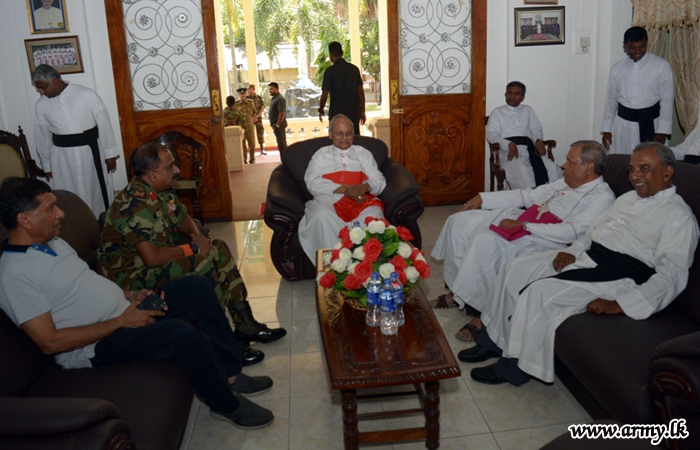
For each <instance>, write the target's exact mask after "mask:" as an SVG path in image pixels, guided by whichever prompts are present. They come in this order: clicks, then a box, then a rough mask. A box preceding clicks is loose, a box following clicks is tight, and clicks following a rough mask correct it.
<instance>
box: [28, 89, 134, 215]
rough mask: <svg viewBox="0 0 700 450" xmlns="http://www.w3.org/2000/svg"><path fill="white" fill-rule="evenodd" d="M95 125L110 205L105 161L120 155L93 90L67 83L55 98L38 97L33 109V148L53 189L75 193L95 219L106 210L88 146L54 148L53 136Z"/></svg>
mask: <svg viewBox="0 0 700 450" xmlns="http://www.w3.org/2000/svg"><path fill="white" fill-rule="evenodd" d="M95 126H97V128H98V132H99V139H98V144H99V148H100V154H101V158H100V163H101V164H102V173H103V174H104V177H105V184H106V187H107V196H108V200H109V203H110V204H111V202H112V200H114V185H113V183H112V176H111V174H110V173H109V172H108V170H107V165H106V164H105V159H110V158H114V157H117V156H119V154H120V151H119V148H117V141H116V139H115V138H114V131H113V130H112V125H111V123H110V120H109V114H108V113H107V108H106V107H105V105H104V103H103V102H102V99H100V97H99V96H98V95H97V93H95V91H93V90H92V89H89V88H86V87H84V86H80V85H78V84H73V83H71V84H68V85H67V86H66V88H65V89H64V90H63V91H62V92H61V93H60V94H59V95H57V96H56V97H53V98H48V97H46V96H43V95H42V96H41V98H40V99H39V100H38V101H37V102H36V106H35V108H34V132H35V135H36V149H37V152H38V154H39V160H40V161H41V167H42V169H43V170H44V171H45V172H51V173H52V176H53V178H52V179H51V180H50V181H49V184H50V185H51V188H52V189H64V190H67V191H71V192H73V193H75V194H77V195H78V196H79V197H80V198H81V199H83V201H85V203H87V204H88V206H89V207H90V209H91V210H92V212H93V213H95V216H96V217H99V215H100V213H102V211H104V210H105V205H104V200H103V199H102V190H101V189H100V183H99V179H98V177H97V172H96V170H95V165H94V162H93V158H92V151H91V149H90V147H89V146H87V145H84V146H79V147H56V146H55V145H54V144H53V137H52V135H53V134H59V135H70V134H78V133H82V132H83V131H86V130H89V129H91V128H94V127H95Z"/></svg>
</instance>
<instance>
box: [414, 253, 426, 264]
mask: <svg viewBox="0 0 700 450" xmlns="http://www.w3.org/2000/svg"><path fill="white" fill-rule="evenodd" d="M416 261H423V262H427V261H426V260H425V257H424V256H423V254H422V253H420V252H418V254H417V255H416Z"/></svg>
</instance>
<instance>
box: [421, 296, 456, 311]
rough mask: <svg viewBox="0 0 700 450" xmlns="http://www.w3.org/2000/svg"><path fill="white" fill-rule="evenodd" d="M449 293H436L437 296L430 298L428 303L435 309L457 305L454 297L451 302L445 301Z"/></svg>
mask: <svg viewBox="0 0 700 450" xmlns="http://www.w3.org/2000/svg"><path fill="white" fill-rule="evenodd" d="M448 295H450V296H451V294H441V295H438V298H436V299H434V300H430V301H429V302H428V304H429V305H430V306H431V307H432V308H435V309H447V308H454V307H456V306H459V305H458V304H457V302H456V301H455V299H454V298H453V299H452V303H447V296H448Z"/></svg>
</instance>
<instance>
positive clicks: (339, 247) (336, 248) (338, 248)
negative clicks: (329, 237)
mask: <svg viewBox="0 0 700 450" xmlns="http://www.w3.org/2000/svg"><path fill="white" fill-rule="evenodd" d="M341 248H343V243H342V242H340V241H338V242H336V243H335V245H334V246H333V250H340V249H341Z"/></svg>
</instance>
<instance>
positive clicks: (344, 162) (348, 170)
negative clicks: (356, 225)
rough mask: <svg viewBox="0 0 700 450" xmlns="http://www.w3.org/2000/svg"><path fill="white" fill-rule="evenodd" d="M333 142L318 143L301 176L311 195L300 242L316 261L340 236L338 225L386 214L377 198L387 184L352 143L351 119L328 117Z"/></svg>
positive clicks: (366, 154) (361, 149) (367, 154)
mask: <svg viewBox="0 0 700 450" xmlns="http://www.w3.org/2000/svg"><path fill="white" fill-rule="evenodd" d="M329 136H330V138H331V140H332V141H333V145H330V146H328V147H323V148H320V149H319V150H318V151H316V153H314V156H313V157H312V158H311V161H310V162H309V167H308V168H307V169H306V174H305V175H304V182H305V183H306V187H307V189H308V190H309V192H310V193H311V195H313V197H314V198H313V199H312V200H309V201H308V202H306V209H305V210H304V217H303V218H302V219H301V221H300V222H299V242H300V244H301V247H302V248H303V249H304V253H306V256H308V257H309V259H310V260H311V261H312V262H313V263H314V265H315V264H316V252H317V251H318V250H320V249H322V248H330V247H333V246H334V245H335V243H336V242H337V241H338V233H339V232H340V229H341V228H343V227H344V226H346V225H352V223H353V222H355V221H359V222H360V223H364V219H365V218H366V217H376V218H383V217H384V206H383V205H382V203H381V201H380V200H379V199H378V198H377V197H376V196H378V195H379V194H381V193H382V191H383V190H384V187H385V186H386V180H385V179H384V175H382V173H381V172H380V171H379V168H378V167H377V161H376V160H375V159H374V156H373V155H372V153H371V152H370V151H369V150H367V149H365V148H364V147H361V146H359V145H353V143H352V142H353V137H354V132H353V123H352V121H351V120H350V119H348V118H347V117H346V116H344V115H342V114H338V115H336V116H335V117H333V119H332V120H331V123H330V130H329Z"/></svg>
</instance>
